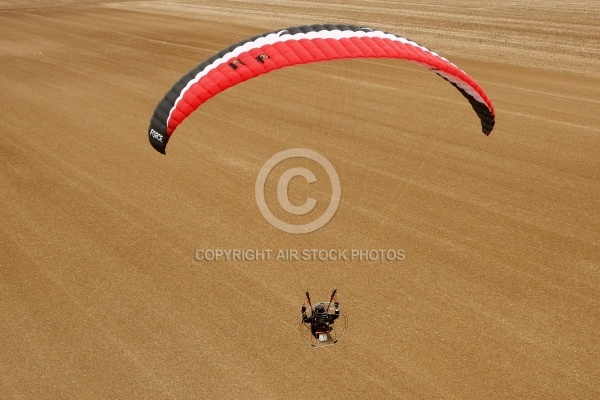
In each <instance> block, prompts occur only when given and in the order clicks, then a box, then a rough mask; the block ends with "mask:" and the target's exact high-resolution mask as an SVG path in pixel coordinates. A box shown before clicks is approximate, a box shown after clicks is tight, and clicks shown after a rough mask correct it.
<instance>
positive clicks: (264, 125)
mask: <svg viewBox="0 0 600 400" xmlns="http://www.w3.org/2000/svg"><path fill="white" fill-rule="evenodd" d="M599 20H600V5H599V4H598V2H596V1H571V2H567V3H565V2H558V1H556V2H554V1H527V2H525V1H509V2H498V3H493V4H489V3H486V2H480V1H470V0H453V1H451V2H445V1H444V2H442V1H433V2H432V1H422V0H418V1H412V2H395V1H377V0H376V1H371V2H364V1H357V0H350V1H325V2H320V1H282V0H279V1H277V0H272V1H261V2H251V1H234V0H225V1H219V2H217V1H206V0H205V1H197V2H192V1H133V2H121V1H114V2H101V3H100V2H95V1H77V0H74V1H55V2H52V3H51V4H50V2H46V1H33V0H15V1H6V0H4V1H0V77H1V80H0V89H1V90H0V106H1V108H2V110H3V112H2V116H1V117H0V127H1V133H0V134H1V137H2V138H1V139H0V143H1V151H2V156H1V157H0V187H1V189H0V202H1V204H2V208H1V209H0V221H1V223H0V228H1V230H0V235H1V237H0V239H1V241H0V243H1V244H0V250H1V252H0V341H1V342H0V343H1V344H2V346H1V349H0V398H3V399H59V398H60V399H63V398H72V399H108V398H123V399H125V398H127V399H141V398H157V399H166V398H244V399H252V398H312V397H317V396H318V397H322V398H340V399H350V398H370V399H376V398H378V399H383V398H401V399H432V398H444V399H446V398H447V399H485V398H519V399H524V398H525V399H550V398H556V399H559V398H560V399H566V398H570V399H575V398H576V399H597V398H600V389H599V386H598V382H600V369H599V368H598V365H600V359H599V356H598V354H600V338H599V335H598V331H599V329H600V311H599V306H600V304H599V303H600V200H599V199H600V196H599V194H600V180H599V178H600V130H599V129H598V126H599V124H600V72H598V71H600V25H599V24H598V21H599ZM317 22H345V23H355V24H363V25H367V26H371V27H374V28H380V29H383V30H387V31H390V32H394V33H397V34H400V35H404V36H407V37H409V38H411V39H412V40H415V41H417V42H419V43H422V44H423V45H425V46H427V47H429V48H431V49H433V50H435V51H437V52H439V53H440V54H442V55H444V56H446V57H447V58H449V59H450V60H452V61H453V62H455V63H456V64H457V65H458V66H459V67H461V68H463V69H464V70H466V71H467V72H468V73H469V74H470V75H471V76H473V77H474V78H475V79H476V80H477V81H478V82H480V83H481V85H482V86H483V87H484V89H485V90H486V91H487V93H488V94H489V95H490V97H491V99H492V101H493V102H494V104H495V107H496V113H497V126H496V129H495V130H494V132H493V133H492V134H491V135H490V136H489V137H485V136H484V135H483V134H481V133H480V132H479V124H478V122H477V118H476V116H475V115H474V114H473V112H472V110H471V109H470V107H469V105H468V103H467V102H466V101H465V100H464V98H463V97H462V96H461V95H460V94H459V93H458V92H457V91H456V90H454V89H453V88H452V87H451V86H450V85H448V84H447V83H446V82H444V81H443V80H441V79H439V78H438V77H437V76H435V75H434V74H432V73H430V72H429V71H426V70H424V69H423V68H421V67H418V66H415V65H412V64H409V63H406V62H400V61H392V60H360V61H357V60H354V61H337V62H329V63H321V64H315V65H306V66H303V67H297V68H289V69H286V70H281V71H276V72H273V73H271V74H269V75H267V76H263V77H260V78H258V79H255V80H252V81H249V82H246V83H244V84H242V85H240V86H238V87H236V88H235V89H232V90H229V91H226V92H224V93H222V94H221V95H219V96H217V97H216V98H214V99H212V100H211V101H210V102H208V103H207V104H206V105H204V106H203V107H202V108H201V109H199V110H198V111H197V112H196V113H195V114H194V115H192V116H191V117H190V118H189V119H188V120H187V121H185V123H184V124H182V125H181V126H180V128H179V129H178V131H177V133H176V135H175V136H174V137H173V139H172V140H171V143H170V145H169V146H170V147H169V154H168V155H167V156H162V155H160V154H158V153H157V152H155V151H154V150H153V149H152V148H151V147H150V145H149V144H148V140H147V134H146V129H147V126H148V122H149V119H150V116H151V114H152V111H153V109H154V107H155V106H156V104H157V102H158V101H159V99H160V98H161V97H162V96H163V95H164V93H165V92H166V90H167V89H168V88H170V87H171V85H172V84H173V83H174V82H175V81H176V80H177V79H178V78H179V77H180V76H181V75H182V74H183V73H185V72H187V71H188V70H189V69H191V68H192V67H194V66H195V65H196V64H197V63H199V62H200V61H202V60H203V59H205V58H207V57H209V56H210V55H212V54H213V53H215V52H217V51H218V50H220V49H222V48H224V47H226V46H228V45H230V44H232V43H235V42H237V41H239V40H241V39H243V38H245V37H249V36H251V35H254V34H258V33H262V32H266V31H270V30H274V29H277V28H285V27H288V26H294V25H301V24H309V23H317ZM295 147H304V148H309V149H312V150H315V151H318V152H319V153H321V154H323V155H324V156H325V157H327V158H328V159H329V160H330V161H331V162H332V163H333V165H334V166H335V168H336V169H337V171H338V173H339V176H340V180H341V182H342V187H343V193H342V201H341V204H340V208H339V210H338V212H337V214H336V215H335V217H334V218H333V219H332V221H331V222H330V223H329V224H327V225H326V226H325V227H323V228H322V229H320V230H318V231H316V232H314V233H311V234H307V235H300V236H298V235H290V234H286V233H284V232H281V231H279V230H277V229H276V228H274V227H272V226H271V225H269V224H268V223H267V222H266V221H265V220H264V218H263V217H262V215H261V214H260V211H259V210H258V207H257V205H256V202H255V198H254V185H255V181H256V177H257V174H258V171H259V170H260V168H261V166H262V165H263V164H264V162H265V161H266V160H267V159H268V158H270V157H271V156H272V155H274V154H275V153H277V152H278V151H281V150H285V149H289V148H295ZM290 165H291V164H290ZM290 165H287V164H285V163H284V165H282V166H281V168H285V167H287V166H290ZM303 165H305V166H306V167H310V168H312V167H316V166H315V165H312V164H310V162H308V161H305V162H304V164H303ZM315 170H318V168H316V169H315ZM319 174H320V175H319ZM317 175H318V176H319V177H322V176H323V171H320V172H317ZM269 179H270V180H269V181H268V182H267V184H268V185H267V186H268V187H271V188H272V187H274V186H273V185H275V183H274V182H275V181H274V180H271V178H269ZM269 185H271V186H269ZM330 191H331V189H330V188H328V185H327V180H326V178H323V179H319V181H318V183H316V184H314V185H312V186H311V185H306V184H305V183H303V181H302V180H294V181H292V185H291V187H290V195H291V196H292V199H293V200H294V201H296V202H299V203H301V202H302V201H304V199H306V198H307V196H310V197H316V198H317V199H318V200H319V203H318V204H319V206H318V207H317V209H316V210H315V212H322V211H323V210H322V209H319V207H321V205H322V204H326V201H327V197H328V195H330ZM272 197H273V196H272ZM268 201H269V204H270V205H271V206H273V204H274V202H275V199H274V197H273V198H269V199H268ZM278 215H281V214H278ZM282 217H283V215H282ZM298 218H300V217H298ZM218 248H220V249H271V250H277V249H298V250H302V249H348V250H351V249H402V250H403V251H404V254H405V255H406V258H405V260H403V261H400V262H398V261H396V262H390V261H338V262H334V261H288V262H285V261H275V260H271V261H269V262H266V261H244V262H241V261H236V262H234V261H229V262H228V261H218V262H208V261H198V260H196V259H195V256H194V255H195V252H196V250H199V249H218ZM333 287H337V288H338V289H339V291H340V295H339V299H340V301H341V305H342V308H343V309H344V310H345V311H346V313H347V315H348V318H349V328H348V331H347V333H346V335H345V336H344V337H343V338H342V340H341V341H340V342H339V343H338V345H336V346H332V347H328V348H324V349H318V350H314V349H311V348H309V347H308V346H307V345H306V343H303V342H302V341H301V340H300V337H299V335H298V317H299V308H300V306H301V304H302V302H303V300H304V299H303V296H304V291H305V290H310V291H311V292H312V293H313V297H315V298H327V297H328V294H329V291H330V290H331V289H332V288H333Z"/></svg>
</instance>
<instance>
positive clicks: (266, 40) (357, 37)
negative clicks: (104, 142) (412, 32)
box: [148, 25, 495, 154]
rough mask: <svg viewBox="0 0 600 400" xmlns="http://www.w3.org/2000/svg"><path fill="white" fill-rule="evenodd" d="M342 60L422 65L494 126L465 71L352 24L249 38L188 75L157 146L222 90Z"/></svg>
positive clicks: (159, 110)
mask: <svg viewBox="0 0 600 400" xmlns="http://www.w3.org/2000/svg"><path fill="white" fill-rule="evenodd" d="M343 58H397V59H403V60H408V61H411V62H414V63H417V64H420V65H423V66H425V67H427V68H429V69H431V70H432V71H434V72H435V73H436V74H438V75H439V76H441V77H442V78H444V79H445V80H447V81H448V82H450V83H451V84H452V85H453V86H454V87H456V88H457V89H458V90H459V91H460V92H461V93H462V94H463V96H465V97H466V98H467V100H468V101H469V102H470V104H471V106H472V107H473V109H474V110H475V112H476V113H477V115H478V116H479V118H480V120H481V127H482V131H483V133H485V134H486V135H489V133H490V132H491V131H492V129H493V127H494V120H495V117H494V108H493V106H492V103H491V102H490V100H489V98H488V97H487V95H486V94H485V92H484V91H483V89H481V87H480V86H479V85H478V84H477V82H475V81H474V80H473V79H472V78H471V77H470V76H468V75H467V74H466V73H465V72H464V71H462V70H460V69H459V68H458V67H457V66H456V65H454V64H452V63H451V62H449V61H448V60H446V59H445V58H443V57H441V56H439V55H438V54H436V53H434V52H432V51H430V50H428V49H426V48H425V47H423V46H420V45H418V44H417V43H415V42H412V41H410V40H408V39H405V38H403V37H400V36H396V35H394V34H391V33H385V32H382V31H379V30H374V29H371V28H364V27H358V26H347V25H311V26H298V27H293V28H288V29H284V30H279V31H274V32H269V33H266V34H263V35H259V36H255V37H253V38H250V39H247V40H244V41H242V42H240V43H237V44H235V45H233V46H230V47H228V48H227V49H224V50H222V51H220V52H219V53H217V54H215V55H214V56H212V57H210V58H209V59H207V60H206V61H204V62H203V63H201V64H200V65H198V66H197V67H196V68H194V69H193V70H191V71H190V72H189V73H188V74H186V75H184V76H183V77H182V78H181V79H180V80H179V82H177V83H176V84H175V85H174V86H173V88H172V89H171V90H169V91H168V92H167V94H166V95H165V97H164V98H163V99H162V100H161V101H160V102H159V104H158V106H157V107H156V109H155V111H154V115H153V116H152V119H151V121H150V126H149V127H148V136H149V139H150V143H151V144H152V146H153V147H154V148H155V149H156V150H158V151H159V152H161V153H163V154H165V149H166V146H167V143H168V141H169V138H170V137H171V135H172V134H173V132H174V131H175V129H176V128H177V126H178V125H179V124H181V123H182V122H183V121H184V120H185V119H186V118H187V117H188V116H189V115H190V114H191V113H192V112H193V111H194V110H196V109H197V108H198V107H200V106H201V105H202V104H204V103H205V102H206V101H208V100H209V99H210V98H212V97H213V96H215V95H217V94H219V93H220V92H222V91H224V90H226V89H228V88H230V87H232V86H235V85H237V84H238V83H241V82H244V81H247V80H248V79H252V78H254V77H257V76H260V75H262V74H265V73H267V72H270V71H273V70H276V69H279V68H284V67H289V66H293V65H300V64H307V63H313V62H319V61H327V60H338V59H343Z"/></svg>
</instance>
